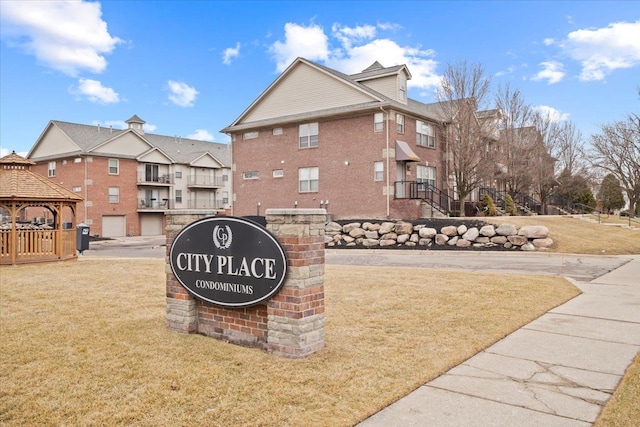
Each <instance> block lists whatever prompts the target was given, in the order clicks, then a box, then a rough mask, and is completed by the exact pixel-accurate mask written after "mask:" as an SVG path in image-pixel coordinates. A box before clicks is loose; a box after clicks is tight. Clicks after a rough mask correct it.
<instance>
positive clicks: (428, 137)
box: [416, 120, 436, 148]
mask: <svg viewBox="0 0 640 427" xmlns="http://www.w3.org/2000/svg"><path fill="white" fill-rule="evenodd" d="M427 129H428V130H430V133H429V132H428V131H427V132H425V130H427ZM435 135H436V129H435V127H434V126H433V125H432V124H431V123H427V122H423V121H421V120H416V144H417V145H419V146H421V147H429V148H435V147H436V136H435Z"/></svg>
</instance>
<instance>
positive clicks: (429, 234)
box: [418, 227, 438, 239]
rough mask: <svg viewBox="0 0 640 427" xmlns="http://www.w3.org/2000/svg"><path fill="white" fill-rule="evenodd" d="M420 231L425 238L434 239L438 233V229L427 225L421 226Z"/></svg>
mask: <svg viewBox="0 0 640 427" xmlns="http://www.w3.org/2000/svg"><path fill="white" fill-rule="evenodd" d="M418 233H419V234H420V237H422V238H423V239H433V238H434V237H435V236H436V234H438V230H436V229H435V228H430V227H425V228H421V229H420V230H419V231H418Z"/></svg>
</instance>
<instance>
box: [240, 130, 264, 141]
mask: <svg viewBox="0 0 640 427" xmlns="http://www.w3.org/2000/svg"><path fill="white" fill-rule="evenodd" d="M258 135H260V133H259V132H258V131H257V130H256V131H253V132H245V133H244V134H243V135H242V139H254V138H257V137H258Z"/></svg>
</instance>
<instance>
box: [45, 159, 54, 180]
mask: <svg viewBox="0 0 640 427" xmlns="http://www.w3.org/2000/svg"><path fill="white" fill-rule="evenodd" d="M47 176H48V177H49V178H53V177H54V176H56V162H55V161H53V162H49V166H48V169H47Z"/></svg>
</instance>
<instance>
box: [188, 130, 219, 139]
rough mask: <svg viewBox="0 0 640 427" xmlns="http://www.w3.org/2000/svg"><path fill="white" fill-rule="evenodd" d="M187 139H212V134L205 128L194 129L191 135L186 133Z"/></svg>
mask: <svg viewBox="0 0 640 427" xmlns="http://www.w3.org/2000/svg"><path fill="white" fill-rule="evenodd" d="M187 138H189V139H197V140H198V141H213V140H214V138H213V135H212V134H211V133H210V132H209V131H208V130H206V129H196V131H195V132H194V133H192V134H191V135H187Z"/></svg>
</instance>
